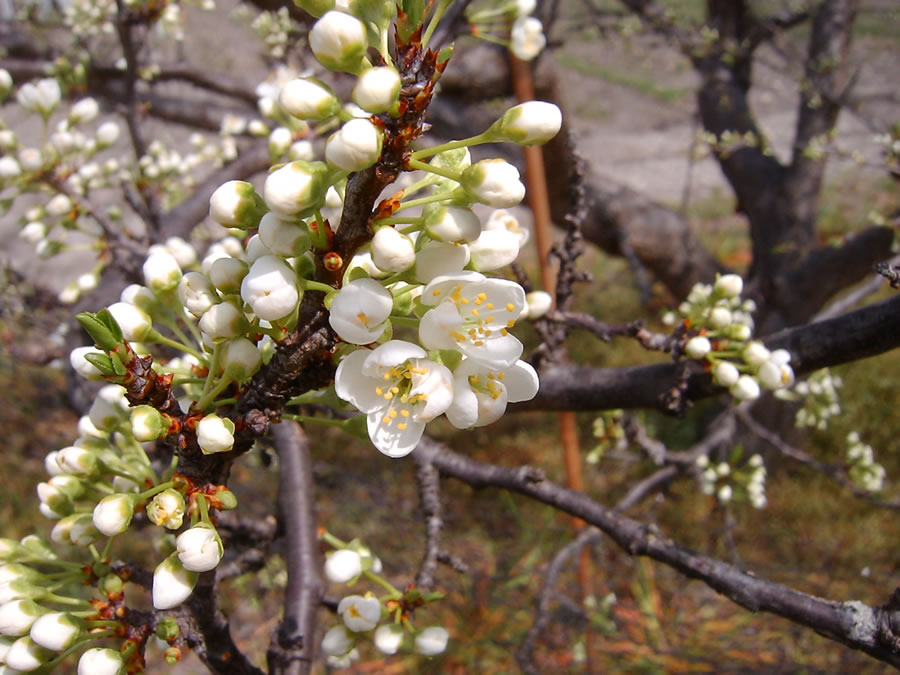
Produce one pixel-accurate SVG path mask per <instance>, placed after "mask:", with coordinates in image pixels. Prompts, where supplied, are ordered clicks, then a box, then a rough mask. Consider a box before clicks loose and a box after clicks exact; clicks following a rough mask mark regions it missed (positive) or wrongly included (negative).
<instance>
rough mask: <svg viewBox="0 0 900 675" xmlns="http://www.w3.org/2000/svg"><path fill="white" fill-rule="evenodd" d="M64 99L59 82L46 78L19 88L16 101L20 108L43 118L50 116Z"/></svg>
mask: <svg viewBox="0 0 900 675" xmlns="http://www.w3.org/2000/svg"><path fill="white" fill-rule="evenodd" d="M61 98H62V91H61V90H60V88H59V82H57V81H56V80H55V79H54V78H46V79H43V80H38V81H37V82H27V83H25V84H23V85H22V86H21V87H19V91H18V92H17V93H16V101H17V102H18V104H19V105H20V106H22V107H23V108H25V109H26V110H30V111H31V112H36V113H38V114H40V115H41V116H42V117H44V118H47V117H49V116H50V113H52V112H53V111H54V110H55V109H56V106H57V105H58V104H59V101H60V99H61Z"/></svg>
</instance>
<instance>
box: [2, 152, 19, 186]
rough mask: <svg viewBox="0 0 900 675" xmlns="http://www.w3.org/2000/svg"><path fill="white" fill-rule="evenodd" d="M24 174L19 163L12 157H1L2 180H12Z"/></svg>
mask: <svg viewBox="0 0 900 675" xmlns="http://www.w3.org/2000/svg"><path fill="white" fill-rule="evenodd" d="M21 175H22V169H21V168H20V167H19V163H18V162H17V161H16V160H15V159H13V158H12V157H9V156H6V157H0V180H11V179H13V178H18V177H19V176H21Z"/></svg>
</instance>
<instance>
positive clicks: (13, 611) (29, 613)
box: [0, 599, 46, 637]
mask: <svg viewBox="0 0 900 675" xmlns="http://www.w3.org/2000/svg"><path fill="white" fill-rule="evenodd" d="M45 613H46V610H44V609H43V608H42V607H41V606H40V605H38V604H37V603H36V602H34V600H28V599H21V600H13V601H12V602H7V603H6V604H4V605H3V606H0V634H2V635H11V636H13V637H18V636H19V635H25V634H26V633H27V632H28V631H29V630H30V629H31V626H32V624H34V622H35V621H37V620H38V618H40V617H41V616H42V615H43V614H45Z"/></svg>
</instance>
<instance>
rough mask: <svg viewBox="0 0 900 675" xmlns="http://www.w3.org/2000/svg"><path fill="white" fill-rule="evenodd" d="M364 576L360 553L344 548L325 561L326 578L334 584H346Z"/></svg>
mask: <svg viewBox="0 0 900 675" xmlns="http://www.w3.org/2000/svg"><path fill="white" fill-rule="evenodd" d="M360 574H362V559H361V558H360V557H359V553H357V552H356V551H351V550H350V549H347V548H343V549H340V550H337V551H335V552H334V553H332V554H331V555H330V556H328V560H326V561H325V576H326V577H328V580H329V581H330V582H331V583H333V584H346V583H347V582H348V581H350V580H352V579H355V578H356V577H358V576H359V575H360Z"/></svg>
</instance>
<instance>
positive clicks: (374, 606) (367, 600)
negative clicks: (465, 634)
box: [322, 532, 450, 668]
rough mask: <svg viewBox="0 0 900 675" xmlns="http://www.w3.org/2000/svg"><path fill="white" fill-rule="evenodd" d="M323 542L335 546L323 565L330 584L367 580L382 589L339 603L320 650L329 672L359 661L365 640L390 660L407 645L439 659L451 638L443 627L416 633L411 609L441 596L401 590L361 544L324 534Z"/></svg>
mask: <svg viewBox="0 0 900 675" xmlns="http://www.w3.org/2000/svg"><path fill="white" fill-rule="evenodd" d="M323 538H324V539H325V541H326V542H327V543H328V544H330V545H332V546H335V547H337V548H336V549H335V550H334V551H333V552H331V553H330V554H329V555H328V559H327V561H326V562H325V576H326V578H327V579H328V580H329V581H330V582H331V583H334V584H344V585H348V586H353V585H355V584H356V583H357V582H358V581H360V579H367V580H369V581H373V582H375V583H377V584H378V585H379V586H380V587H381V588H382V589H383V590H385V591H386V593H385V594H384V595H382V596H376V595H375V594H374V593H371V592H366V593H364V594H362V595H360V594H353V595H347V596H345V597H344V598H342V599H341V601H340V603H339V604H338V614H339V615H340V618H341V623H339V624H338V625H336V626H333V627H332V628H330V629H329V630H328V631H327V632H326V633H325V636H324V637H323V638H322V652H323V653H325V654H326V655H327V657H328V663H329V665H330V666H331V667H332V668H343V667H346V666H348V665H350V664H351V663H352V662H354V661H356V660H358V659H359V650H358V647H359V646H360V644H361V643H362V641H363V640H364V639H366V638H370V639H371V640H372V643H373V645H374V646H375V648H376V649H377V650H378V651H379V652H381V653H382V654H385V655H388V656H391V655H394V654H396V653H397V652H399V651H400V650H401V649H402V648H403V647H404V643H405V642H411V643H412V646H413V648H414V649H415V651H416V652H418V653H419V654H422V655H424V656H437V655H438V654H441V653H442V652H443V651H444V650H445V649H446V648H447V643H448V641H449V637H450V635H449V633H448V632H447V630H446V629H445V628H442V627H441V626H429V627H427V628H424V629H420V630H416V628H415V626H414V625H413V622H412V618H413V614H414V612H415V610H417V609H421V608H423V607H424V606H425V605H428V604H430V603H432V602H435V601H437V600H439V599H441V598H442V597H443V596H442V594H440V593H422V592H421V591H418V590H417V589H415V588H409V589H407V590H406V591H405V592H401V591H400V590H398V589H396V588H394V587H393V586H392V585H391V584H390V582H388V581H387V579H385V578H384V577H383V576H381V571H382V569H381V561H380V560H379V559H378V558H377V557H376V556H374V555H373V554H372V552H371V551H370V550H369V549H368V548H367V547H366V546H364V545H363V544H361V543H360V542H359V541H357V540H354V541H352V542H349V543H344V542H342V541H341V540H340V539H338V538H337V537H335V536H333V535H332V534H330V533H328V532H325V533H324V535H323ZM407 636H409V637H410V638H411V639H408V637H407Z"/></svg>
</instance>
